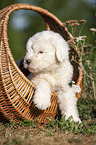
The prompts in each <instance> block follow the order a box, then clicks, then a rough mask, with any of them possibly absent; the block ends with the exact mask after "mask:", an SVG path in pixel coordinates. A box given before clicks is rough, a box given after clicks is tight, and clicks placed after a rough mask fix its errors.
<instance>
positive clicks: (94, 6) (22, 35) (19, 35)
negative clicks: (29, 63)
mask: <svg viewBox="0 0 96 145" xmlns="http://www.w3.org/2000/svg"><path fill="white" fill-rule="evenodd" d="M14 3H28V4H31V5H36V6H39V7H42V8H44V9H47V10H48V11H49V12H51V13H53V14H54V15H56V16H57V17H58V18H59V19H60V20H61V21H62V22H65V21H67V20H71V19H76V20H81V19H85V20H86V21H87V23H86V24H85V26H84V28H83V32H82V34H81V35H86V36H87V40H86V41H87V43H89V44H93V45H95V44H94V40H93V35H92V32H91V31H90V28H95V27H96V0H14V1H13V0H0V9H3V8H4V7H6V6H9V5H11V4H14ZM42 30H45V24H44V22H43V20H42V18H41V17H40V16H39V15H38V14H37V13H36V12H33V11H29V10H27V11H26V10H19V11H15V12H13V13H12V14H11V15H10V19H9V23H8V37H9V45H10V49H11V51H12V54H13V56H14V58H15V60H20V59H22V58H23V57H24V55H25V46H26V42H27V40H28V38H29V37H30V36H32V35H33V34H34V33H36V32H39V31H42Z"/></svg>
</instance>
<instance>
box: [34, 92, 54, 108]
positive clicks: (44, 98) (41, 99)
mask: <svg viewBox="0 0 96 145" xmlns="http://www.w3.org/2000/svg"><path fill="white" fill-rule="evenodd" d="M33 102H34V104H35V105H36V107H37V108H38V109H41V110H45V109H47V108H48V107H50V106H51V101H50V94H49V95H48V94H47V95H46V94H43V93H42V94H41V95H40V94H38V93H36V94H35V96H34V99H33Z"/></svg>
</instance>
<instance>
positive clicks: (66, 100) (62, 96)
mask: <svg viewBox="0 0 96 145" xmlns="http://www.w3.org/2000/svg"><path fill="white" fill-rule="evenodd" d="M58 102H59V106H60V109H61V114H62V116H63V117H64V115H66V117H65V119H66V120H67V119H68V117H69V116H71V115H72V116H73V120H74V121H75V122H78V121H79V123H81V120H80V118H79V114H78V110H77V102H76V97H75V90H74V88H71V87H69V86H68V87H67V88H66V90H65V89H64V90H63V89H62V90H60V91H59V92H58Z"/></svg>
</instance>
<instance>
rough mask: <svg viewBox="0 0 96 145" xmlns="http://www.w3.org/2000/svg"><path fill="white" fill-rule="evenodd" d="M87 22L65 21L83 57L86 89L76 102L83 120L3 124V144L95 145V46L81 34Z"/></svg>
mask: <svg viewBox="0 0 96 145" xmlns="http://www.w3.org/2000/svg"><path fill="white" fill-rule="evenodd" d="M84 23H85V21H84V20H83V21H80V22H77V20H76V21H67V22H66V26H67V27H68V28H70V32H71V33H72V34H73V35H74V43H73V44H72V43H71V45H74V44H75V45H74V49H76V51H77V47H78V49H79V50H80V52H79V53H78V55H79V57H80V58H81V61H82V65H83V70H84V73H83V76H84V79H83V92H82V95H81V97H80V99H79V100H78V103H77V107H78V110H79V115H80V118H81V120H82V123H81V124H79V123H78V122H77V123H75V122H74V121H72V122H70V120H71V119H72V116H70V117H69V119H68V120H67V121H65V118H63V119H61V120H58V119H53V120H50V123H49V124H47V125H45V126H44V125H43V126H42V127H40V126H38V125H37V124H36V121H35V120H34V122H31V121H29V120H23V121H21V122H20V123H15V122H9V123H5V124H4V123H0V144H1V145H9V144H10V145H17V144H18V145H34V144H36V145H38V144H42V145H45V144H46V145H51V144H52V145H57V144H60V145H62V144H65V145H69V144H72V145H74V144H76V145H77V144H78V145H79V144H80V145H81V144H84V145H87V144H88V145H91V144H92V145H93V144H94V145H95V144H96V96H95V94H96V90H95V87H96V78H95V72H96V59H95V53H96V52H95V49H96V46H93V45H90V44H87V43H86V41H85V39H86V36H84V37H80V35H81V30H82V26H83V25H84ZM80 25H82V26H80ZM78 27H80V30H79V31H78V35H77V29H78ZM93 30H94V31H93ZM91 31H92V33H93V37H94V40H95V38H96V29H91ZM77 36H78V37H77ZM95 44H96V41H95ZM77 52H78V51H77Z"/></svg>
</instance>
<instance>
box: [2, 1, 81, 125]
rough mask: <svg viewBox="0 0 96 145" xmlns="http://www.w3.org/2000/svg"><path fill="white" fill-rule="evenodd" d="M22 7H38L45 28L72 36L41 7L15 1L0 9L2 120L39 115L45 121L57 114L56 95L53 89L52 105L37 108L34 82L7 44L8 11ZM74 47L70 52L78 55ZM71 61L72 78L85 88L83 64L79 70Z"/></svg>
mask: <svg viewBox="0 0 96 145" xmlns="http://www.w3.org/2000/svg"><path fill="white" fill-rule="evenodd" d="M19 9H27V10H33V11H36V12H37V13H38V14H40V15H41V17H42V18H43V20H44V22H45V24H46V29H47V30H53V31H55V32H58V33H60V34H61V35H62V36H63V37H64V38H65V39H66V41H67V40H69V38H73V36H72V35H71V34H70V33H69V32H68V30H67V28H66V27H65V26H64V25H63V23H62V22H61V21H60V20H59V19H58V18H57V17H56V16H54V15H53V14H51V13H50V12H48V11H47V10H45V9H42V8H40V7H37V6H33V5H29V4H24V3H23V4H14V5H11V6H8V7H6V8H4V9H3V10H0V120H3V121H4V120H10V121H20V120H22V119H29V120H33V119H34V118H35V117H38V121H39V123H46V119H45V118H46V117H47V118H50V117H53V118H54V117H55V116H56V114H57V96H56V94H55V93H52V98H51V107H49V108H48V109H46V110H45V111H42V110H38V109H37V108H36V107H35V106H34V104H33V103H32V98H33V95H34V89H35V85H34V84H33V83H32V82H30V81H29V80H28V79H27V78H26V77H25V75H24V74H23V73H22V72H21V71H20V69H19V68H18V66H17V65H16V63H15V60H14V58H13V56H12V54H11V51H10V48H9V44H8V36H7V25H8V20H9V15H10V14H11V13H12V12H13V11H15V10H19ZM71 51H72V53H71V55H77V53H76V52H75V50H74V49H73V48H71ZM79 61H80V59H79V58H78V62H79ZM72 64H73V66H74V77H73V80H74V81H76V82H77V85H79V86H80V87H81V89H82V68H80V69H79V70H78V65H76V63H75V62H72ZM79 65H80V63H79ZM80 95H81V92H80V93H77V98H79V97H80Z"/></svg>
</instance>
